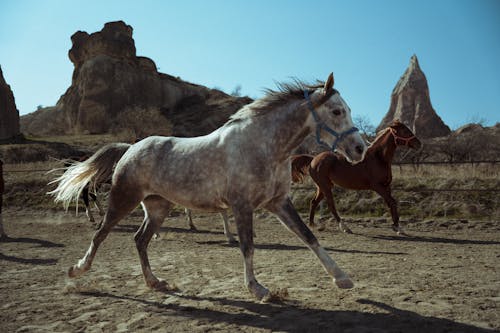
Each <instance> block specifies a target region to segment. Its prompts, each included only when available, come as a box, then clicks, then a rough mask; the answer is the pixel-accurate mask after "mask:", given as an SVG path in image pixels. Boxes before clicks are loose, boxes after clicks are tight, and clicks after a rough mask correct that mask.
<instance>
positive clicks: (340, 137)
mask: <svg viewBox="0 0 500 333" xmlns="http://www.w3.org/2000/svg"><path fill="white" fill-rule="evenodd" d="M304 98H305V99H306V101H307V106H308V107H309V110H310V111H311V114H312V116H313V118H314V122H315V123H316V142H317V143H318V145H320V146H323V147H326V148H328V149H329V150H332V151H334V150H335V149H337V144H338V143H340V142H342V140H344V139H345V138H346V136H348V135H349V134H352V133H354V132H357V131H359V130H358V129H357V128H356V127H351V128H350V129H348V130H345V131H343V132H340V133H339V132H337V131H335V130H334V129H332V128H331V127H329V126H328V125H327V124H325V122H324V121H323V120H321V118H320V117H319V115H318V113H317V112H316V110H314V105H313V103H312V102H311V98H310V97H309V92H308V91H307V89H305V90H304ZM321 130H324V131H326V132H327V133H329V134H330V135H332V136H334V137H335V140H334V141H333V144H332V146H331V147H330V146H329V145H328V144H327V143H326V142H324V141H323V140H321Z"/></svg>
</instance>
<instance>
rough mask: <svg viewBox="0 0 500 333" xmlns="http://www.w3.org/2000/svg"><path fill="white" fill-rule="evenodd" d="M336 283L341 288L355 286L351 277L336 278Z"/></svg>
mask: <svg viewBox="0 0 500 333" xmlns="http://www.w3.org/2000/svg"><path fill="white" fill-rule="evenodd" d="M335 284H336V285H337V287H339V288H340V289H351V288H353V287H354V283H352V281H351V279H349V278H342V279H335Z"/></svg>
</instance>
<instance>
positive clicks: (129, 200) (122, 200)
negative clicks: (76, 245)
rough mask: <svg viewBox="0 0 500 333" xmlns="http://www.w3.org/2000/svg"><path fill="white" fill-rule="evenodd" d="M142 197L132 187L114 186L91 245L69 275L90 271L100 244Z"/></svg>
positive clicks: (78, 274) (70, 270)
mask: <svg viewBox="0 0 500 333" xmlns="http://www.w3.org/2000/svg"><path fill="white" fill-rule="evenodd" d="M141 199H142V197H141V195H140V194H139V193H136V192H134V191H132V190H131V189H128V188H127V189H123V188H112V189H111V193H110V194H109V206H108V210H107V212H106V214H105V215H104V219H103V221H102V222H101V224H100V226H99V229H98V230H97V231H96V232H95V234H94V236H93V238H92V241H91V243H90V246H89V248H88V250H87V252H86V253H85V255H84V256H83V258H82V259H80V260H79V261H78V263H77V264H76V265H74V266H72V267H70V269H69V271H68V276H69V277H71V278H74V277H77V276H80V275H82V274H83V273H85V272H86V271H88V270H89V269H90V267H91V265H92V261H93V260H94V257H95V254H96V252H97V249H98V248H99V245H100V244H101V243H102V242H103V241H104V240H105V239H106V237H107V236H108V234H109V232H110V231H111V229H112V228H113V227H114V226H115V225H116V224H118V222H119V221H120V220H121V219H123V218H124V217H125V216H126V215H128V214H129V213H130V212H131V211H133V210H134V209H135V207H137V205H138V204H139V202H140V201H141Z"/></svg>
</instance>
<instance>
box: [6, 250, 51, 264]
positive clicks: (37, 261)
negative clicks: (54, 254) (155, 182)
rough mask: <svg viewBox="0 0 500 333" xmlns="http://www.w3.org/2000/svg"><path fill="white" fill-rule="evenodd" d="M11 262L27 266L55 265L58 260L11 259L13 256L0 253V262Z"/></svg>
mask: <svg viewBox="0 0 500 333" xmlns="http://www.w3.org/2000/svg"><path fill="white" fill-rule="evenodd" d="M2 260H4V261H12V262H17V263H19V264H29V265H55V264H57V261H58V259H54V258H48V259H43V258H19V257H13V256H8V255H5V254H3V253H1V252H0V261H2Z"/></svg>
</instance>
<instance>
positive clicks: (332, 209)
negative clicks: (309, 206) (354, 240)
mask: <svg viewBox="0 0 500 333" xmlns="http://www.w3.org/2000/svg"><path fill="white" fill-rule="evenodd" d="M325 197H326V202H327V204H328V208H329V209H330V212H331V213H332V214H333V216H334V217H335V220H337V223H338V224H339V229H340V231H342V232H345V233H346V234H352V231H351V229H349V227H348V226H347V224H346V223H345V222H344V221H342V219H341V218H340V216H339V214H338V213H337V208H336V207H335V201H334V200H333V194H332V188H329V189H328V191H326V190H325Z"/></svg>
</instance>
